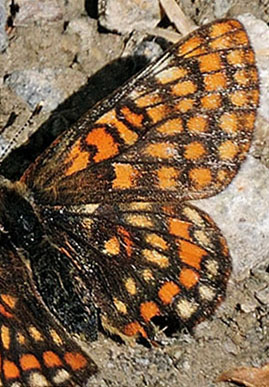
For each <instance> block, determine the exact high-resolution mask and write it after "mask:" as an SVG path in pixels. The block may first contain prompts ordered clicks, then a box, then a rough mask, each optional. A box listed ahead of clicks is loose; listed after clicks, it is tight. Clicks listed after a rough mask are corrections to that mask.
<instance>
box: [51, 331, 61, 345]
mask: <svg viewBox="0 0 269 387" xmlns="http://www.w3.org/2000/svg"><path fill="white" fill-rule="evenodd" d="M50 335H51V337H52V340H53V341H54V343H55V344H57V345H62V344H63V341H62V339H61V338H60V336H59V335H58V333H57V332H56V331H55V330H54V329H50Z"/></svg>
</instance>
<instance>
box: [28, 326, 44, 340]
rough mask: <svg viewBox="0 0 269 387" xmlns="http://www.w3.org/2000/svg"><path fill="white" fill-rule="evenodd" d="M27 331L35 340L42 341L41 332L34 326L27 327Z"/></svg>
mask: <svg viewBox="0 0 269 387" xmlns="http://www.w3.org/2000/svg"><path fill="white" fill-rule="evenodd" d="M29 333H30V335H31V336H32V338H33V339H34V340H35V341H42V340H43V337H42V335H41V333H40V332H39V331H38V330H37V329H36V327H34V326H31V327H30V328H29Z"/></svg>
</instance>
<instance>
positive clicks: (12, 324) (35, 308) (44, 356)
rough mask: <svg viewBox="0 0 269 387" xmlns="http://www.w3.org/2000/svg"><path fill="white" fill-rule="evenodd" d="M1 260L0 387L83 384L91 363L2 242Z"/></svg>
mask: <svg viewBox="0 0 269 387" xmlns="http://www.w3.org/2000/svg"><path fill="white" fill-rule="evenodd" d="M0 261H1V280H0V380H1V382H2V384H1V383H0V385H3V386H4V387H11V386H21V387H22V386H23V387H36V386H44V387H49V386H62V387H64V386H66V387H68V386H76V385H78V386H83V383H84V382H86V380H87V378H88V377H89V376H90V375H92V374H94V373H95V372H96V370H97V368H96V365H95V363H94V362H93V361H92V360H91V359H90V358H89V357H88V356H87V355H86V354H85V353H84V352H83V351H82V350H81V349H80V347H79V346H78V345H77V344H76V343H75V342H74V341H73V340H71V339H70V338H69V337H68V336H67V335H66V334H65V332H64V331H63V330H62V329H61V328H60V327H59V326H58V324H56V322H55V321H54V320H53V318H52V317H51V316H50V314H49V313H48V312H47V311H46V310H45V308H44V306H43V305H42V302H40V299H39V298H38V297H37V296H35V294H34V293H35V291H34V289H33V288H31V286H30V280H29V277H28V274H27V271H26V269H25V267H24V265H23V264H22V262H21V260H20V257H19V256H18V255H17V253H16V252H15V251H14V250H13V248H12V247H11V245H10V244H9V242H7V241H4V239H3V238H2V239H1V246H0Z"/></svg>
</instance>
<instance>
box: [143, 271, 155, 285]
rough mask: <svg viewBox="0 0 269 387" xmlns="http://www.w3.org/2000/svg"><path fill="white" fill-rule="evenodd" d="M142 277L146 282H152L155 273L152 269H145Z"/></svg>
mask: <svg viewBox="0 0 269 387" xmlns="http://www.w3.org/2000/svg"><path fill="white" fill-rule="evenodd" d="M142 277H143V278H144V280H145V281H146V282H150V281H153V280H154V275H153V273H152V271H151V270H150V269H145V270H143V272H142Z"/></svg>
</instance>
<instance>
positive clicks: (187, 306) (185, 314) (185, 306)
mask: <svg viewBox="0 0 269 387" xmlns="http://www.w3.org/2000/svg"><path fill="white" fill-rule="evenodd" d="M176 308H177V312H178V314H179V316H180V317H181V318H182V319H183V320H188V319H189V318H190V317H191V316H192V315H193V314H194V313H195V312H196V310H197V305H196V304H195V303H194V301H188V300H186V299H184V298H183V299H181V300H179V301H178V302H177V305H176Z"/></svg>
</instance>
